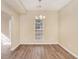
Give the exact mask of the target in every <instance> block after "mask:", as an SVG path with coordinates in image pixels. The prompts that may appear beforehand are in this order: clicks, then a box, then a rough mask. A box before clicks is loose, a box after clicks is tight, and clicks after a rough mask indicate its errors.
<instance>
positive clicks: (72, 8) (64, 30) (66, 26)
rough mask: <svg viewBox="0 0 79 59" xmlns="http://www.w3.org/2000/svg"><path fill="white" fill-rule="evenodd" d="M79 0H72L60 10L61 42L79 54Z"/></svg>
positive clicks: (75, 53)
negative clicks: (78, 1)
mask: <svg viewBox="0 0 79 59" xmlns="http://www.w3.org/2000/svg"><path fill="white" fill-rule="evenodd" d="M77 10H78V9H77V0H72V1H71V2H70V3H69V4H68V5H67V6H65V7H64V8H62V9H61V10H60V11H59V18H60V19H59V31H60V32H59V43H60V44H61V45H62V46H63V47H65V48H67V49H68V50H69V51H71V52H72V53H73V54H74V55H76V56H77V52H78V50H77V49H78V37H77V36H78V34H77V33H78V27H77V25H78V19H77V18H78V17H77V16H78V15H77V13H78V12H77Z"/></svg>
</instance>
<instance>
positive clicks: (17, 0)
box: [2, 0, 71, 13]
mask: <svg viewBox="0 0 79 59" xmlns="http://www.w3.org/2000/svg"><path fill="white" fill-rule="evenodd" d="M2 1H3V0H2ZM4 1H6V3H7V4H8V5H10V6H11V7H12V8H14V9H15V10H16V11H18V12H21V13H22V12H24V11H32V10H35V11H36V10H48V11H50V10H51V11H58V10H60V9H61V8H62V7H64V6H65V5H67V4H68V3H69V2H70V1H71V0H42V1H41V2H40V5H41V8H39V7H38V6H39V1H38V0H4Z"/></svg>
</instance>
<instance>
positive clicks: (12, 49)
mask: <svg viewBox="0 0 79 59" xmlns="http://www.w3.org/2000/svg"><path fill="white" fill-rule="evenodd" d="M19 45H20V44H18V45H16V46H15V47H13V48H11V51H14V50H15V49H16V48H18V46H19Z"/></svg>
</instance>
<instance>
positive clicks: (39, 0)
mask: <svg viewBox="0 0 79 59" xmlns="http://www.w3.org/2000/svg"><path fill="white" fill-rule="evenodd" d="M41 1H42V0H38V2H39V5H38V7H39V8H41V7H42V6H41V4H40V3H41Z"/></svg>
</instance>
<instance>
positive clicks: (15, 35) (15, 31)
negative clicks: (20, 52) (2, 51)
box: [1, 1, 20, 50]
mask: <svg viewBox="0 0 79 59" xmlns="http://www.w3.org/2000/svg"><path fill="white" fill-rule="evenodd" d="M1 4H2V5H1V11H2V12H5V13H7V14H8V15H10V16H12V17H13V18H14V19H13V20H12V32H11V50H13V49H15V48H16V47H17V46H18V45H19V39H20V38H19V34H20V32H19V27H20V26H19V25H20V24H19V15H18V13H16V12H15V11H14V10H13V9H11V7H9V6H8V5H7V4H6V3H4V2H3V1H1Z"/></svg>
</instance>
